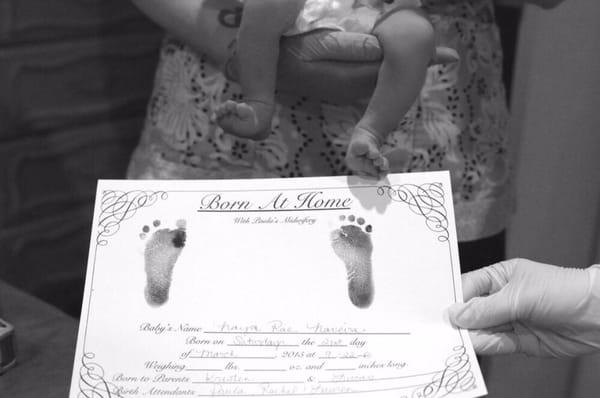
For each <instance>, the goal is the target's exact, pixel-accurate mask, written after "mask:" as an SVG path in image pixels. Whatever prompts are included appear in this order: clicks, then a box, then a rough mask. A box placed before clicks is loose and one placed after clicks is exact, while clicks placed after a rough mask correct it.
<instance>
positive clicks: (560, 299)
mask: <svg viewBox="0 0 600 398" xmlns="http://www.w3.org/2000/svg"><path fill="white" fill-rule="evenodd" d="M462 279H463V289H464V298H465V303H464V304H463V303H460V304H454V305H453V306H451V307H450V308H449V310H448V311H449V316H450V321H451V322H452V323H453V324H454V325H456V326H458V327H461V328H464V329H470V330H471V332H470V334H471V339H472V341H473V346H474V348H475V351H476V352H477V353H478V354H481V355H494V354H509V353H516V352H522V353H525V354H528V355H534V356H551V357H568V356H577V355H583V354H589V353H593V352H595V351H597V350H600V265H596V266H593V267H590V268H588V269H574V268H561V267H556V266H553V265H547V264H541V263H536V262H533V261H529V260H524V259H513V260H509V261H504V262H501V263H498V264H494V265H491V266H489V267H486V268H483V269H480V270H477V271H473V272H469V273H466V274H464V275H463V278H462Z"/></svg>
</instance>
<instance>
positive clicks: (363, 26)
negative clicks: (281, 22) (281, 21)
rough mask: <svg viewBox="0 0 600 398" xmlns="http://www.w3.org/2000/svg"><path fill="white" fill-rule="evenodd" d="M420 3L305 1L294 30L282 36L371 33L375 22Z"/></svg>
mask: <svg viewBox="0 0 600 398" xmlns="http://www.w3.org/2000/svg"><path fill="white" fill-rule="evenodd" d="M418 6H420V1H419V0H394V1H393V2H391V3H386V2H384V1H383V0H306V3H305V4H304V7H303V8H302V10H301V11H300V14H299V15H298V18H297V19H296V24H295V26H294V27H293V28H292V29H290V30H289V31H287V32H286V33H285V35H286V36H293V35H297V34H301V33H306V32H310V31H312V30H316V29H334V30H341V31H346V32H357V33H370V32H371V31H373V28H374V27H375V24H376V23H377V21H378V20H379V19H380V18H381V17H382V16H383V15H385V14H386V13H388V12H389V11H391V10H393V9H395V8H398V7H418Z"/></svg>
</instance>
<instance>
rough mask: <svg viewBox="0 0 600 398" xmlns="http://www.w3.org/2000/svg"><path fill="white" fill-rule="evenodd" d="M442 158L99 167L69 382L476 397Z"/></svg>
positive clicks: (157, 392)
mask: <svg viewBox="0 0 600 398" xmlns="http://www.w3.org/2000/svg"><path fill="white" fill-rule="evenodd" d="M461 300H462V292H461V287H460V266H459V259H458V250H457V239H456V231H455V224H454V212H453V205H452V193H451V187H450V179H449V175H448V173H446V172H432V173H414V174H412V173H411V174H393V175H389V176H388V177H387V178H386V179H384V180H381V181H374V180H362V179H353V178H350V177H324V178H296V179H260V180H258V179H255V180H250V179H249V180H218V181H217V180H210V181H121V180H119V181H109V180H105V181H100V182H99V183H98V191H97V197H96V204H95V214H94V220H93V229H92V237H91V246H90V256H89V263H88V268H87V277H86V285H85V293H84V303H83V309H82V315H81V324H80V329H79V338H78V344H77V350H76V357H75V365H74V372H73V379H72V383H71V392H70V397H71V398H82V397H94V398H96V397H265V396H266V397H270V396H273V397H310V396H316V397H328V396H331V397H344V398H350V397H356V398H360V397H382V398H384V397H390V398H391V397H394V398H421V397H431V398H433V397H477V396H482V395H485V394H486V389H485V385H484V382H483V379H482V376H481V372H480V370H479V367H478V364H477V360H476V358H475V355H474V352H473V349H472V346H471V344H470V341H469V339H468V334H467V333H466V332H465V331H461V330H457V329H455V328H453V327H452V326H451V325H450V323H449V322H448V320H447V317H446V316H445V310H446V308H447V307H448V306H449V305H451V304H452V303H455V302H457V301H461Z"/></svg>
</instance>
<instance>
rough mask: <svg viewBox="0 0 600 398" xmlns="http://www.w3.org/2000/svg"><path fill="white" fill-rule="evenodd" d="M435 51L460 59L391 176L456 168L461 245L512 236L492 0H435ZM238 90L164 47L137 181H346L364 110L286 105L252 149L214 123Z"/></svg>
mask: <svg viewBox="0 0 600 398" xmlns="http://www.w3.org/2000/svg"><path fill="white" fill-rule="evenodd" d="M422 3H423V6H424V8H425V9H426V10H427V12H428V13H429V16H430V18H431V20H432V22H433V24H434V26H435V28H436V32H437V35H438V37H439V38H438V42H439V43H438V44H439V45H444V46H447V47H451V48H454V49H456V50H457V51H458V53H459V55H460V57H461V61H460V62H459V63H458V64H454V65H445V66H439V65H438V66H432V67H430V68H429V70H428V74H427V79H426V83H425V85H424V87H423V89H422V91H421V93H420V96H419V98H418V99H417V100H416V102H415V104H414V105H413V107H412V109H411V110H410V111H409V112H408V114H407V115H406V117H405V118H404V120H402V122H401V123H400V125H399V126H398V129H397V130H396V131H395V132H394V133H392V134H390V135H389V137H388V140H387V142H386V143H385V146H384V148H383V149H384V151H385V153H386V155H387V156H388V158H389V159H390V163H391V165H392V171H394V172H415V171H429V170H450V173H451V178H452V185H453V192H454V205H455V214H456V218H457V228H458V236H459V240H461V241H468V240H475V239H480V238H484V237H488V236H491V235H493V234H496V233H498V232H500V231H502V230H503V229H504V228H505V227H506V222H507V218H508V214H509V211H510V204H511V202H512V201H511V195H510V194H511V189H510V178H509V177H510V167H509V160H510V159H509V154H508V152H507V119H508V114H507V108H506V99H505V90H504V87H503V83H502V76H501V75H502V52H501V47H500V37H499V32H498V29H497V27H496V25H495V21H494V14H493V6H492V1H491V0H454V1H453V0H446V1H443V0H428V1H423V2H422ZM240 96H241V94H240V89H239V87H238V86H237V85H236V84H235V83H232V82H230V81H228V80H227V79H226V78H225V76H224V75H223V74H222V73H221V72H220V71H219V70H217V69H216V68H214V67H213V66H212V65H211V64H210V63H208V62H207V59H206V57H205V56H203V55H202V54H197V53H195V52H193V51H192V50H191V49H190V48H189V47H187V46H186V45H184V44H181V43H179V42H176V41H174V40H172V39H170V38H167V39H166V40H165V42H164V44H163V47H162V49H161V55H160V61H159V65H158V69H157V72H156V79H155V83H154V91H153V94H152V97H151V99H150V103H149V106H148V112H147V118H146V122H145V126H144V129H143V132H142V135H141V139H140V142H139V144H138V147H137V148H136V150H135V152H134V154H133V157H132V159H131V162H130V165H129V170H128V177H129V178H150V179H167V178H168V179H186V178H197V179H211V178H253V177H262V178H265V177H301V176H325V175H346V174H348V173H349V170H348V169H347V168H346V166H345V164H344V156H345V150H346V147H347V144H348V141H349V139H350V133H349V132H350V129H351V127H352V126H354V124H355V123H356V122H357V121H358V120H359V118H360V116H361V115H362V111H363V106H364V105H361V104H356V105H355V106H338V105H335V104H329V103H324V102H321V101H318V100H317V99H313V98H306V97H294V96H283V95H282V96H280V97H279V98H278V105H277V109H276V115H275V118H274V120H273V125H272V134H271V135H270V136H269V137H268V138H267V139H266V140H264V141H259V142H255V141H250V140H245V139H240V138H236V137H234V136H232V135H229V134H226V133H224V132H223V131H222V130H221V129H220V128H219V127H218V126H217V125H216V124H214V123H212V122H211V120H210V116H211V114H212V112H213V110H214V109H215V107H216V106H217V105H218V104H220V103H221V102H222V101H224V100H226V99H229V98H232V99H237V100H239V99H240Z"/></svg>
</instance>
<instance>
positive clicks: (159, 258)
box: [140, 220, 186, 307]
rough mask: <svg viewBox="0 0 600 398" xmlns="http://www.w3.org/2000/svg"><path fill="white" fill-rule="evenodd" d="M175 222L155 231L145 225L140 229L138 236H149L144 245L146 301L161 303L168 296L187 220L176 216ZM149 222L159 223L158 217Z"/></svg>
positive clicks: (144, 237) (150, 303)
mask: <svg viewBox="0 0 600 398" xmlns="http://www.w3.org/2000/svg"><path fill="white" fill-rule="evenodd" d="M175 225H176V227H177V228H176V229H168V228H163V229H157V230H156V231H155V232H151V228H150V227H149V226H147V225H145V226H144V227H143V228H142V233H140V238H141V239H146V238H148V237H149V239H148V242H147V243H146V248H145V249H144V261H145V268H146V279H147V282H146V283H147V284H146V288H145V291H144V293H145V296H146V301H147V302H148V304H149V305H151V306H153V307H156V306H160V305H163V304H164V303H166V302H167V300H168V299H169V289H170V287H171V277H172V275H173V268H174V267H175V263H176V262H177V259H178V258H179V255H180V254H181V251H182V250H183V247H184V246H185V238H186V232H185V229H186V222H185V220H179V221H177V223H176V224H175ZM152 226H153V227H154V228H158V227H160V221H159V220H155V221H154V222H153V223H152Z"/></svg>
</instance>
